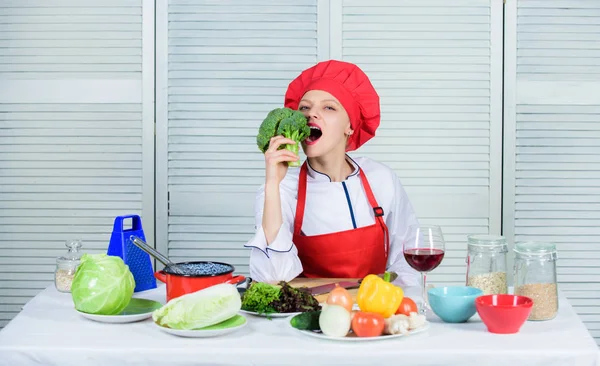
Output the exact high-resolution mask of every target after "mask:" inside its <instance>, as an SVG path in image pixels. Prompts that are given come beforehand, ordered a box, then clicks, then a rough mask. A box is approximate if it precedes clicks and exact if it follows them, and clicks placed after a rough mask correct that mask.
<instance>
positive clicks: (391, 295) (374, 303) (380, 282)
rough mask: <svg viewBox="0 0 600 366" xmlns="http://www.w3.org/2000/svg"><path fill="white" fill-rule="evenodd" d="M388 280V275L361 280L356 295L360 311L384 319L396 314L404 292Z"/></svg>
mask: <svg viewBox="0 0 600 366" xmlns="http://www.w3.org/2000/svg"><path fill="white" fill-rule="evenodd" d="M389 278H390V275H389V273H386V274H385V275H384V278H381V277H378V276H377V275H374V274H370V275H367V276H366V277H365V278H364V279H363V281H362V283H361V284H360V287H359V288H358V293H357V295H356V302H357V304H358V307H359V308H360V310H362V311H366V312H370V313H378V314H381V315H382V316H383V317H384V318H389V317H390V316H391V315H393V314H395V313H396V310H398V307H399V306H400V304H401V303H402V299H403V298H404V291H403V290H402V288H400V287H398V286H396V285H394V284H392V283H390V282H389Z"/></svg>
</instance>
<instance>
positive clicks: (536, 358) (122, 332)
mask: <svg viewBox="0 0 600 366" xmlns="http://www.w3.org/2000/svg"><path fill="white" fill-rule="evenodd" d="M135 296H136V297H143V298H148V299H153V300H157V301H160V302H162V303H164V302H165V287H164V285H162V284H161V285H160V286H159V287H158V288H157V289H153V290H150V291H145V292H143V293H138V294H136V295H135ZM429 321H430V322H431V327H430V329H429V330H428V331H426V332H423V333H420V334H415V335H413V336H410V337H401V338H395V339H390V340H385V341H377V342H361V343H356V342H352V343H342V342H335V341H322V340H317V339H314V338H312V337H307V336H304V335H302V334H296V333H295V332H293V330H292V329H289V328H286V327H285V326H283V325H284V322H285V319H273V320H268V319H266V318H259V317H253V316H248V325H247V326H246V327H245V328H243V329H241V330H240V331H238V332H235V333H232V334H229V335H226V336H223V337H218V338H210V339H202V338H193V339H190V338H180V337H176V336H173V335H170V334H166V333H164V332H162V331H160V330H159V329H156V328H155V325H154V324H153V323H152V320H151V319H148V320H146V321H142V322H138V323H129V324H104V323H97V322H94V321H90V320H87V319H84V318H82V317H81V316H80V315H79V314H77V313H76V312H75V310H74V309H73V305H72V301H71V297H70V294H63V293H59V292H58V291H56V290H55V289H54V287H53V286H50V287H48V288H46V289H45V290H43V291H42V292H41V293H40V294H38V295H37V296H36V297H34V298H33V299H32V300H31V301H30V302H28V303H27V304H26V305H25V306H24V308H23V311H22V312H21V313H19V314H18V315H17V316H16V317H15V319H14V320H13V321H11V322H10V323H9V324H8V325H7V326H6V327H5V328H4V329H3V330H2V331H0V365H7V366H17V365H18V366H27V365H40V364H41V365H60V366H70V365H77V366H80V365H86V366H92V365H113V364H114V365H160V366H165V365H167V366H171V365H318V364H322V365H334V364H335V365H337V364H340V365H361V366H365V365H373V364H382V365H392V364H406V365H461V366H465V365H477V366H480V365H487V366H494V365H502V366H505V365H513V364H514V365H544V366H549V365H568V366H592V365H596V366H599V365H600V362H599V360H598V358H599V357H598V347H597V346H596V344H595V342H594V340H593V338H592V337H591V336H590V334H589V333H588V331H587V330H586V328H585V326H584V325H583V323H582V322H581V321H580V319H579V318H578V316H577V315H576V314H575V312H574V310H573V308H572V307H571V305H570V304H569V302H568V301H567V300H566V299H565V298H563V297H561V298H560V312H559V314H558V316H557V317H556V318H555V319H554V320H552V321H547V322H527V323H526V324H524V326H523V328H522V329H521V332H520V333H518V334H513V335H496V334H491V333H488V332H487V331H486V330H485V326H484V324H483V323H481V321H480V320H479V318H478V316H477V315H475V316H474V317H473V318H472V319H471V320H470V321H469V322H468V323H466V324H460V325H459V324H446V323H443V322H441V321H440V320H439V319H438V318H437V317H436V316H435V315H432V316H430V317H429Z"/></svg>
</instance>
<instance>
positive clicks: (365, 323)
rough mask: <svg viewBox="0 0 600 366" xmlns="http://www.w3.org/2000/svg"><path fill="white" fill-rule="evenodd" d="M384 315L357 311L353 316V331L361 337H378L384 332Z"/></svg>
mask: <svg viewBox="0 0 600 366" xmlns="http://www.w3.org/2000/svg"><path fill="white" fill-rule="evenodd" d="M383 328H385V319H384V318H383V315H381V314H377V313H368V312H364V311H357V312H356V314H354V317H353V318H352V331H353V332H354V333H356V335H357V336H359V337H377V336H380V335H381V334H383Z"/></svg>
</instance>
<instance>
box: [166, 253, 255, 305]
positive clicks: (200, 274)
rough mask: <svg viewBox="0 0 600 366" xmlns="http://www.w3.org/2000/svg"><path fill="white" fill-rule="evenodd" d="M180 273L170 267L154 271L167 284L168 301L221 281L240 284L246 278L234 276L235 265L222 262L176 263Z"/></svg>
mask: <svg viewBox="0 0 600 366" xmlns="http://www.w3.org/2000/svg"><path fill="white" fill-rule="evenodd" d="M175 265H176V266H177V269H178V270H179V271H180V272H182V273H183V274H178V273H176V272H175V271H173V269H171V268H170V267H166V268H165V269H164V270H162V271H157V272H155V273H154V277H156V279H158V280H159V281H161V282H164V283H165V284H166V285H167V301H171V300H172V299H175V298H177V297H179V296H182V295H185V294H190V293H192V292H196V291H198V290H202V289H205V288H207V287H210V286H213V285H218V284H220V283H230V284H234V285H235V284H238V283H240V282H243V281H245V280H246V277H244V276H242V275H238V276H235V277H234V276H233V271H235V267H234V266H232V265H231V264H227V263H222V262H204V261H203V262H182V263H176V264H175Z"/></svg>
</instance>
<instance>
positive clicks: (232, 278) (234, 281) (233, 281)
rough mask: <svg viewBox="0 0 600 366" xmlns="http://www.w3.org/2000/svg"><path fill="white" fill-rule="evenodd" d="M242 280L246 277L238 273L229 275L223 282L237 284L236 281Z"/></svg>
mask: <svg viewBox="0 0 600 366" xmlns="http://www.w3.org/2000/svg"><path fill="white" fill-rule="evenodd" d="M243 281H246V277H244V276H242V275H239V276H235V277H231V278H230V279H228V280H227V281H225V283H231V284H233V285H237V284H238V283H241V282H243Z"/></svg>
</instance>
